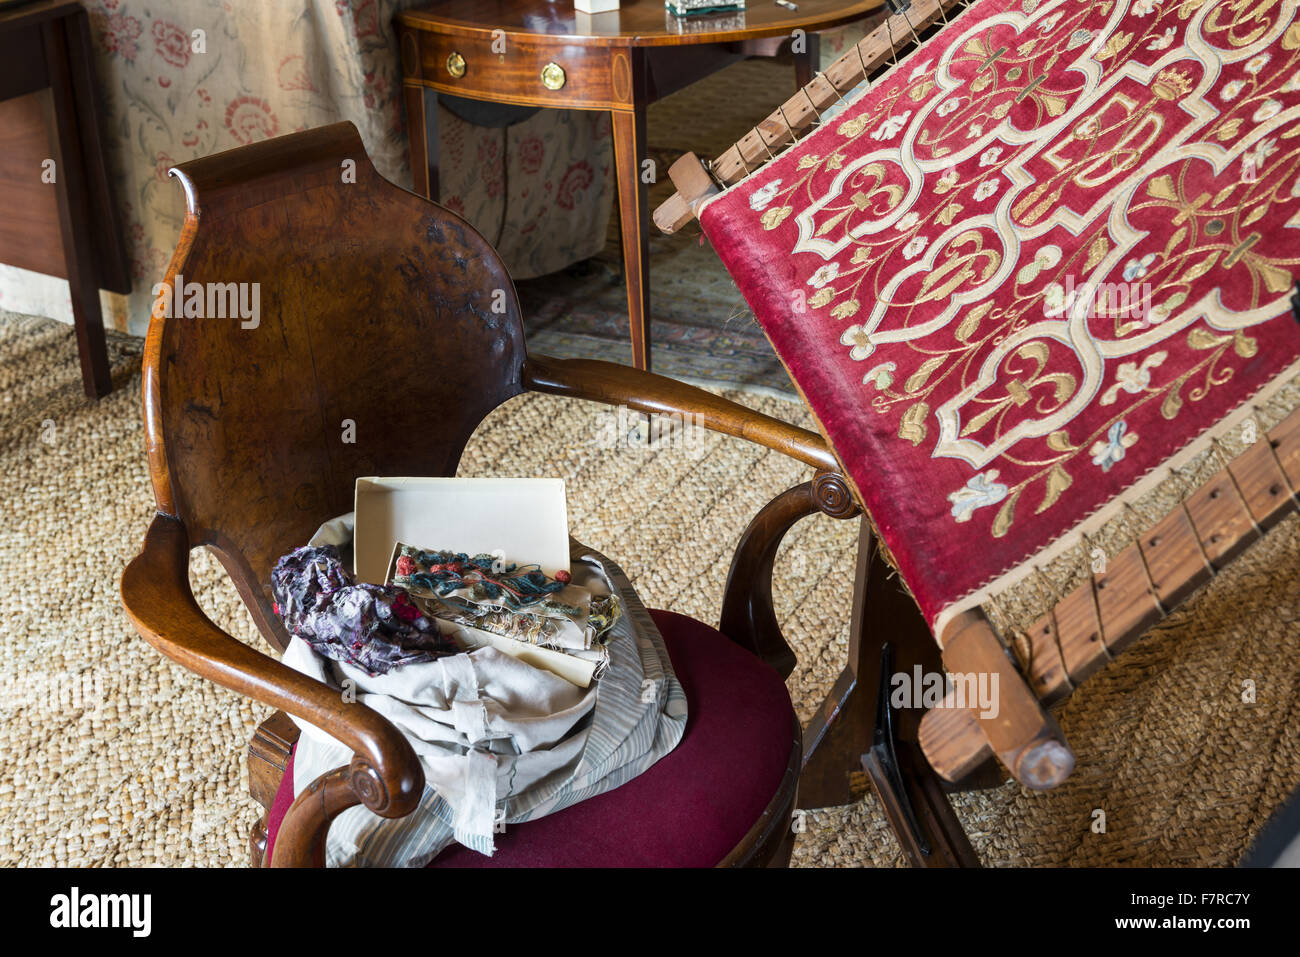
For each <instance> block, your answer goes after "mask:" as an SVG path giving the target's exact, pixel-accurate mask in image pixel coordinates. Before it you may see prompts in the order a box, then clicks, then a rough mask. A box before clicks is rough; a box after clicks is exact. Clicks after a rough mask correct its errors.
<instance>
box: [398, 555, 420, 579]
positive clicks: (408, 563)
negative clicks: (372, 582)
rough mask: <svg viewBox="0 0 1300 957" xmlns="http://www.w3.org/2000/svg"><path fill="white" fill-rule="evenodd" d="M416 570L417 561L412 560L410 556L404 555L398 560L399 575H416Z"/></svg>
mask: <svg viewBox="0 0 1300 957" xmlns="http://www.w3.org/2000/svg"><path fill="white" fill-rule="evenodd" d="M415 568H416V565H415V560H414V559H413V558H411V556H410V555H403V556H401V557H400V558H399V559H397V574H399V575H414V574H415Z"/></svg>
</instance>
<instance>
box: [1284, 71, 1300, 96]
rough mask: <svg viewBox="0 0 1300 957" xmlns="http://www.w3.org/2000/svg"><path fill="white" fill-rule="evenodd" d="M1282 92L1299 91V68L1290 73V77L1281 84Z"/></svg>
mask: <svg viewBox="0 0 1300 957" xmlns="http://www.w3.org/2000/svg"><path fill="white" fill-rule="evenodd" d="M1282 92H1283V93H1297V92H1300V70H1296V72H1294V73H1292V74H1291V79H1289V80H1287V81H1286V82H1285V83H1283V84H1282Z"/></svg>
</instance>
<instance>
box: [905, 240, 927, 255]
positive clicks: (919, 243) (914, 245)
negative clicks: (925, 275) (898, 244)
mask: <svg viewBox="0 0 1300 957" xmlns="http://www.w3.org/2000/svg"><path fill="white" fill-rule="evenodd" d="M929 243H930V240H928V239H926V238H925V237H924V236H917V237H916V238H915V239H913V240H912V241H911V242H910V243H908V244H907V245H906V246H904V247H903V258H904V259H915V258H916V257H917V256H919V255H920V254H921V253H922V252H923V251H924V250H925V247H926V246H927V245H929Z"/></svg>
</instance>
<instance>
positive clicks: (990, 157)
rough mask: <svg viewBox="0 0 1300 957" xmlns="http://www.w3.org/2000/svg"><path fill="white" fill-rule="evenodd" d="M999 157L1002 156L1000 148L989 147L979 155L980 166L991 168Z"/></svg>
mask: <svg viewBox="0 0 1300 957" xmlns="http://www.w3.org/2000/svg"><path fill="white" fill-rule="evenodd" d="M1001 155H1002V147H1000V146H991V147H989V148H988V149H986V150H985V151H984V152H983V153H981V154H980V165H981V166H992V165H993V164H994V163H996V162H997V161H998V157H999V156H1001Z"/></svg>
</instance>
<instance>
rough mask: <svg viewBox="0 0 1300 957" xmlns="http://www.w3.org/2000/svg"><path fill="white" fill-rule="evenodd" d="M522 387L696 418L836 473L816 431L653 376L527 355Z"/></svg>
mask: <svg viewBox="0 0 1300 957" xmlns="http://www.w3.org/2000/svg"><path fill="white" fill-rule="evenodd" d="M523 384H524V386H525V387H526V388H528V389H532V390H534V391H536V392H549V393H551V394H552V395H563V396H569V397H571V398H575V399H590V400H592V401H594V402H604V403H606V404H607V405H625V406H627V407H628V408H629V409H635V410H636V411H637V412H657V413H661V414H664V413H667V414H677V415H689V416H693V417H697V418H698V420H699V424H700V425H703V426H704V427H705V428H708V429H712V430H713V431H715V432H722V433H724V434H726V435H734V436H736V437H737V438H741V439H745V440H746V441H749V442H755V443H757V444H758V445H763V446H766V447H767V448H769V449H773V450H775V451H777V452H780V453H782V454H783V455H788V456H790V457H791V458H793V459H798V460H799V461H800V462H804V463H806V464H808V465H811V466H812V467H813V468H817V469H823V470H825V471H831V472H838V471H839V470H840V467H839V464H838V463H837V462H836V461H835V456H834V455H832V454H831V451H830V449H829V448H828V447H827V445H826V441H825V440H824V439H823V438H822V437H821V436H820V435H818V434H817V433H816V432H810V431H808V430H807V429H801V428H799V427H798V426H794V425H790V424H789V423H788V422H782V421H781V420H780V419H774V418H772V417H771V416H770V415H763V414H762V413H761V412H755V411H753V410H752V409H747V408H745V407H744V406H743V405H739V404H737V403H735V402H731V401H730V400H728V399H724V398H722V397H721V396H716V395H714V394H713V393H711V392H706V391H704V390H703V389H697V388H696V387H695V386H692V385H687V384H686V383H684V382H678V381H677V380H676V379H669V378H668V377H667V376H661V375H655V374H654V373H653V372H643V371H642V370H640V369H633V368H630V367H628V366H621V365H619V364H617V363H615V362H604V361H602V360H599V359H552V358H550V357H549V356H529V357H528V360H527V361H526V362H525V363H524V372H523Z"/></svg>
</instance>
